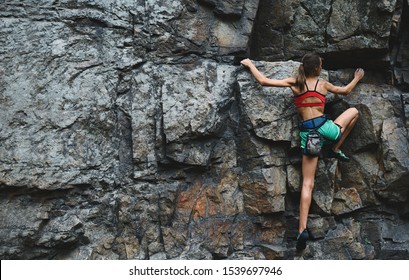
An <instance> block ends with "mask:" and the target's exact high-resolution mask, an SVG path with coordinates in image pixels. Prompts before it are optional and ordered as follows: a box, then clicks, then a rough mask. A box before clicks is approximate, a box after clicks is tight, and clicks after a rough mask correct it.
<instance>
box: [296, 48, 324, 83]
mask: <svg viewBox="0 0 409 280" xmlns="http://www.w3.org/2000/svg"><path fill="white" fill-rule="evenodd" d="M301 62H302V64H301V65H300V67H299V68H298V73H297V77H296V86H297V88H298V89H299V90H302V89H303V88H304V85H305V80H306V78H308V77H316V76H319V75H320V73H321V67H322V59H321V57H320V56H319V55H318V54H316V53H307V54H306V55H304V57H303V58H302V61H301Z"/></svg>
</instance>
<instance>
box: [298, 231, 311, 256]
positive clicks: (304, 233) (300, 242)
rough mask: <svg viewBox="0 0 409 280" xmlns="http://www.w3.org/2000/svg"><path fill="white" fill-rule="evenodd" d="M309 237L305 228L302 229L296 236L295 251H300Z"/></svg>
mask: <svg viewBox="0 0 409 280" xmlns="http://www.w3.org/2000/svg"><path fill="white" fill-rule="evenodd" d="M309 238H310V236H309V234H308V231H307V229H304V230H303V231H302V232H301V233H300V234H299V235H298V236H297V245H296V246H295V248H297V251H302V250H304V249H305V248H306V247H307V240H308V239H309Z"/></svg>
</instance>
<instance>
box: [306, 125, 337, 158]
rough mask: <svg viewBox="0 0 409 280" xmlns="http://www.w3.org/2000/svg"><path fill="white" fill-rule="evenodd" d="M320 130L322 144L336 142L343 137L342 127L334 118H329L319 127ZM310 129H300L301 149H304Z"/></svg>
mask: <svg viewBox="0 0 409 280" xmlns="http://www.w3.org/2000/svg"><path fill="white" fill-rule="evenodd" d="M318 132H319V133H320V134H321V136H322V139H323V141H322V145H326V144H335V143H337V142H338V141H339V140H340V139H341V136H342V135H341V127H340V126H339V125H337V124H336V123H334V122H333V121H332V120H329V119H327V120H326V121H325V123H324V124H322V125H321V126H320V127H319V128H318ZM307 134H308V131H305V130H300V138H301V149H303V150H304V148H305V142H306V140H307Z"/></svg>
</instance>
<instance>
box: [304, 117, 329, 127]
mask: <svg viewBox="0 0 409 280" xmlns="http://www.w3.org/2000/svg"><path fill="white" fill-rule="evenodd" d="M328 119H329V118H328V116H327V115H324V114H321V115H320V116H317V117H313V118H310V119H307V120H303V121H301V122H300V123H299V124H298V127H299V128H300V129H301V130H305V129H307V130H308V129H318V128H320V127H321V126H322V125H323V124H324V123H325V122H326V121H327V120H328Z"/></svg>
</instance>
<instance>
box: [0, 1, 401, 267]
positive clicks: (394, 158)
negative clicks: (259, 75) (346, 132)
mask: <svg viewBox="0 0 409 280" xmlns="http://www.w3.org/2000/svg"><path fill="white" fill-rule="evenodd" d="M346 9H347V10H348V11H349V13H348V14H349V15H351V16H349V17H348V18H346V13H345V10H346ZM407 12H408V9H407V1H392V0H391V1H380V2H379V3H378V2H377V3H376V4H374V3H373V1H358V2H357V1H342V0H335V1H326V2H325V1H324V2H322V1H298V0H297V1H284V0H282V1H264V0H260V1H249V0H235V1H223V3H221V2H220V1H211V0H200V1H199V0H198V1H196V0H177V1H159V0H137V1H130V0H107V1H47V0H44V1H24V2H15V1H7V0H3V1H1V2H0V42H1V48H0V108H1V110H0V114H1V115H0V140H1V145H0V201H1V205H2V206H3V207H1V209H0V240H1V241H2V242H1V246H0V256H1V257H2V259H220V258H228V259H247V258H250V259H277V258H278V259H292V258H306V259H376V258H377V259H379V258H385V259H389V258H408V256H409V254H408V250H409V240H408V238H406V234H405V232H407V230H408V228H409V222H408V220H407V219H408V217H409V216H408V210H409V208H408V201H409V200H408V194H409V186H408V183H407V182H408V177H409V160H408V159H409V157H408V154H409V148H408V131H407V127H408V123H407V117H408V113H407V112H408V108H409V107H408V105H407V103H408V100H409V98H408V96H409V95H408V93H405V86H404V85H405V83H406V78H404V77H405V76H404V75H405V74H404V73H406V72H405V67H406V66H405V61H407V59H408V57H407V55H406V53H405V51H404V50H405V47H404V46H405V44H406V43H405V42H406V41H407V40H406V37H405V36H406V35H407V32H406V31H405V30H406V27H405V26H406V25H405V24H402V23H404V22H406V18H407ZM345 21H348V24H347V25H346V24H343V23H344V22H345ZM394 24H395V25H394ZM347 26H348V27H351V26H352V27H353V28H346V27H347ZM391 26H392V29H391ZM393 26H395V27H393ZM391 30H392V31H391ZM390 38H393V40H392V39H390ZM392 41H393V42H395V41H396V42H399V43H396V44H395V43H394V44H392V43H391V42H392ZM391 46H393V47H391ZM311 50H318V51H320V52H322V53H323V55H324V57H325V58H326V59H327V60H328V61H331V62H329V63H328V68H330V69H333V70H331V71H325V72H324V73H323V76H324V78H327V79H329V80H331V81H332V82H334V83H336V84H343V83H346V82H347V81H348V80H349V79H350V77H351V75H352V73H353V70H351V69H340V68H349V67H354V66H355V65H356V64H361V63H363V66H368V67H370V68H371V67H372V68H371V69H372V70H371V71H368V72H367V73H368V74H367V76H366V78H365V80H364V81H363V83H362V84H360V85H359V86H358V87H357V88H356V90H355V91H354V92H353V93H352V94H351V95H350V96H348V97H346V98H339V97H336V96H331V97H330V102H329V103H328V105H327V111H328V113H329V114H331V115H332V116H333V117H335V116H336V115H337V114H339V113H340V112H341V111H342V110H344V109H345V108H347V107H350V106H355V107H357V108H358V109H359V111H360V114H361V115H360V116H361V117H360V119H359V122H358V123H357V127H356V128H355V129H354V131H353V133H352V135H351V137H350V139H348V141H347V142H346V143H345V151H346V152H347V153H348V154H350V155H351V156H352V161H351V162H350V163H348V164H341V163H339V162H337V161H336V160H329V159H324V158H323V159H322V160H320V162H319V170H318V173H317V184H316V188H315V191H314V198H313V205H312V209H311V215H310V223H309V228H310V231H311V233H312V237H313V240H312V241H311V242H310V243H309V246H308V249H307V250H306V251H305V252H304V253H303V254H302V255H300V254H296V253H295V250H294V245H295V244H294V242H295V236H296V228H297V223H298V221H297V217H298V201H299V192H300V180H301V174H300V167H301V166H300V152H299V149H298V142H299V138H298V133H297V130H296V129H295V128H296V124H297V121H298V120H297V116H296V112H295V109H294V107H293V105H292V97H291V92H290V91H289V90H285V89H284V90H283V89H273V88H262V87H260V86H259V85H258V84H257V83H256V82H255V81H254V79H253V78H252V77H251V76H250V74H249V73H248V72H247V71H245V70H244V69H242V68H241V67H240V66H238V65H237V62H238V60H239V59H240V58H242V57H244V56H246V55H248V54H251V55H252V56H253V57H254V58H258V59H261V60H265V61H264V62H258V63H259V64H258V65H259V67H260V69H261V70H262V71H263V72H264V73H266V74H267V75H268V76H271V77H276V78H282V77H288V76H290V75H292V73H293V71H294V69H295V68H296V67H297V66H298V62H296V61H292V60H290V59H294V60H297V59H298V58H300V56H302V54H303V53H304V52H306V51H311ZM390 53H393V54H395V55H391V56H388V54H390ZM390 57H392V58H393V59H391V58H390ZM394 57H396V58H397V59H395V58H394ZM358 58H359V59H358ZM277 60H284V61H282V62H278V61H277ZM266 61H270V62H266ZM272 61H276V62H272ZM390 64H393V65H394V68H393V69H394V71H393V72H394V73H395V79H393V80H395V81H397V82H398V83H397V84H398V85H399V87H394V86H392V85H391V84H392V79H391V76H390V75H391V71H388V70H389V69H390V68H389V65H390ZM401 77H403V78H401ZM384 81H389V82H390V84H389V85H387V84H385V82H384ZM395 84H396V83H395Z"/></svg>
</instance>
